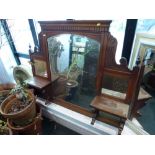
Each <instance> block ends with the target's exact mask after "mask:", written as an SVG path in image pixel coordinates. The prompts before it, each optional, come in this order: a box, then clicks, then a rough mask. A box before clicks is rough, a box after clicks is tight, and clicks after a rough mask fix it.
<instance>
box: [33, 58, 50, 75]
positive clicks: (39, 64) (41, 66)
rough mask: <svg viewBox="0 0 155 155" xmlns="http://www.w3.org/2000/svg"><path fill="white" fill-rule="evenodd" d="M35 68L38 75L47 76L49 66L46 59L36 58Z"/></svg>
mask: <svg viewBox="0 0 155 155" xmlns="http://www.w3.org/2000/svg"><path fill="white" fill-rule="evenodd" d="M34 68H35V74H36V75H39V76H42V77H47V68H46V62H45V61H42V60H37V59H34Z"/></svg>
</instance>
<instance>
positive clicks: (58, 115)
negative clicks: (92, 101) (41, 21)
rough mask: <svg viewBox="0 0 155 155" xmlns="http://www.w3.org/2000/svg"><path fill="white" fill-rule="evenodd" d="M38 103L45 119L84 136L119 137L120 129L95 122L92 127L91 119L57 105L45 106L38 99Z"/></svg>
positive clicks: (43, 102) (43, 101) (42, 101)
mask: <svg viewBox="0 0 155 155" xmlns="http://www.w3.org/2000/svg"><path fill="white" fill-rule="evenodd" d="M37 103H38V104H39V105H40V106H41V109H42V113H43V115H44V116H45V117H47V118H49V119H51V120H53V121H55V122H57V123H59V124H61V125H63V126H65V127H67V128H69V129H71V130H73V131H75V132H77V133H79V134H82V135H117V134H118V128H116V127H114V126H111V125H108V124H106V123H103V122H100V121H97V120H96V121H95V124H94V125H91V124H90V122H91V119H92V118H90V117H87V116H85V115H82V114H80V113H77V112H74V111H72V110H70V109H67V108H64V107H62V106H60V105H57V104H55V103H51V104H48V105H45V100H43V99H41V98H37Z"/></svg>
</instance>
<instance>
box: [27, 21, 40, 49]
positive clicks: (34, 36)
mask: <svg viewBox="0 0 155 155" xmlns="http://www.w3.org/2000/svg"><path fill="white" fill-rule="evenodd" d="M28 22H29V26H30V29H31V33H32V37H33V41H34V44H35V46H37V47H38V46H39V43H38V39H37V33H36V29H35V26H34V22H33V19H28Z"/></svg>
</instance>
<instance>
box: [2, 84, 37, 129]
mask: <svg viewBox="0 0 155 155" xmlns="http://www.w3.org/2000/svg"><path fill="white" fill-rule="evenodd" d="M25 86H26V85H25V84H21V83H18V84H17V85H16V86H15V88H14V89H12V90H11V92H10V95H9V96H8V97H7V98H6V99H5V100H4V101H3V102H2V103H1V106H0V112H1V114H2V115H3V117H5V118H9V119H11V121H12V122H13V123H14V124H16V125H20V126H25V125H26V124H29V123H31V122H32V120H33V118H34V117H35V116H36V103H35V100H36V99H35V96H34V94H33V93H32V91H30V90H28V89H26V87H25Z"/></svg>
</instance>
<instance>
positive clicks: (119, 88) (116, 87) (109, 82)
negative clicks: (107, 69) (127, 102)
mask: <svg viewBox="0 0 155 155" xmlns="http://www.w3.org/2000/svg"><path fill="white" fill-rule="evenodd" d="M127 89H128V79H125V78H121V77H116V76H112V75H110V74H107V73H105V74H104V77H103V82H102V94H105V95H108V96H113V97H117V98H120V99H125V98H126V92H127Z"/></svg>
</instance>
